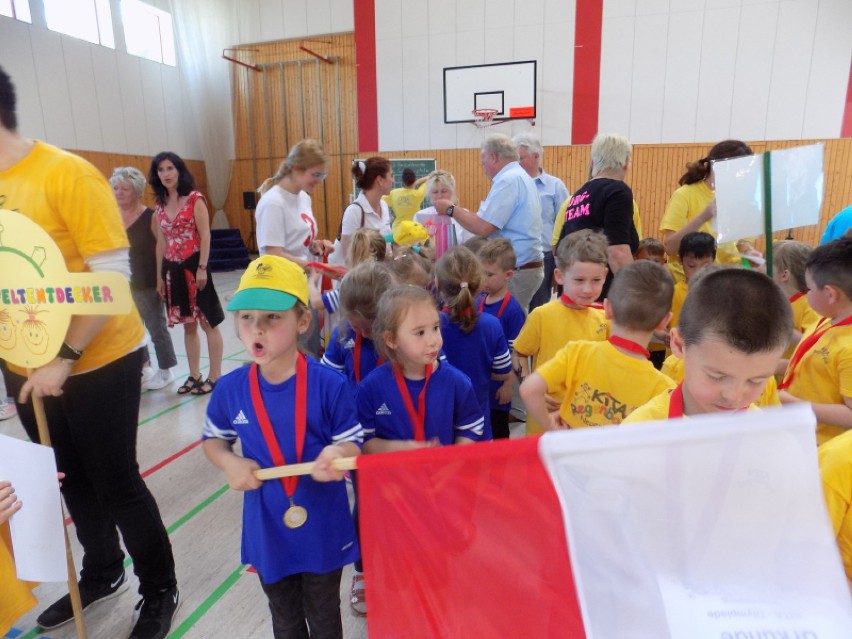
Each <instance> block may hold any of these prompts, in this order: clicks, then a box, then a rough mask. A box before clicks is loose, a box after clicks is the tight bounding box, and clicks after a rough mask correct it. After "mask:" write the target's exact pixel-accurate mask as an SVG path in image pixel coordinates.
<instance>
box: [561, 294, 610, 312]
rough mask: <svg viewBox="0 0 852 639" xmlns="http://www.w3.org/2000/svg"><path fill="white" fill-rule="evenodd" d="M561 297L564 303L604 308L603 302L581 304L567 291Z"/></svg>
mask: <svg viewBox="0 0 852 639" xmlns="http://www.w3.org/2000/svg"><path fill="white" fill-rule="evenodd" d="M559 299H560V301H561V302H562V303H563V304H567V305H568V306H585V307H586V308H596V309H598V310H603V304H597V303H595V304H580V303H579V302H575V301H574V300H572V299H571V298H570V297H568V294H567V293H562V296H561V297H560V298H559Z"/></svg>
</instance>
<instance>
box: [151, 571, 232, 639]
mask: <svg viewBox="0 0 852 639" xmlns="http://www.w3.org/2000/svg"><path fill="white" fill-rule="evenodd" d="M245 569H246V566H245V564H243V565H241V566H240V567H239V568H237V569H236V570H235V571H234V572H232V573H231V574H230V575H228V578H227V579H225V581H223V582H222V583H221V584H219V586H218V587H217V588H216V590H214V591H213V592H212V593H210V595H209V596H208V597H207V599H205V600H204V601H202V602H201V605H200V606H198V608H196V609H195V610H193V611H192V612H191V613H190V615H189V616H188V617H187V618H186V619H184V620H183V623H181V624H180V625H179V626H178V627H177V628H175V629H174V630H173V631H172V632H171V633H170V634H169V636H168V637H167V638H166V639H181V637H183V636H184V635H185V634H186V633H187V632H189V631H190V629H192V627H193V626H194V625H195V624H196V623H198V620H199V619H201V617H203V616H204V615H205V614H207V611H209V610H210V609H211V608H212V607H213V606H214V605H215V604H216V602H217V601H219V600H220V599H221V598H222V597H224V596H225V593H226V592H228V590H230V589H231V587H232V586H233V585H234V584H235V583H237V581H238V580H239V578H240V575H242V573H243V571H244V570H245Z"/></svg>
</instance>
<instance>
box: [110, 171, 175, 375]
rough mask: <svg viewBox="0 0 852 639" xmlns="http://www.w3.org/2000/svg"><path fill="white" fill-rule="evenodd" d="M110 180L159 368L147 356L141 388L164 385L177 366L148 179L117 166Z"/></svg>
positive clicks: (135, 298)
mask: <svg viewBox="0 0 852 639" xmlns="http://www.w3.org/2000/svg"><path fill="white" fill-rule="evenodd" d="M109 183H110V185H112V192H113V193H114V194H115V199H116V201H117V202H118V208H119V210H120V211H121V218H122V220H123V221H124V228H125V229H126V230H127V238H128V239H129V240H130V273H131V275H130V293H131V294H132V295H133V301H134V302H135V304H136V308H137V309H139V315H141V316H142V321H143V322H144V323H145V328H146V329H148V332H149V333H150V334H151V341H153V342H154V350H155V352H156V353H157V364H158V366H159V370H157V371H156V372H155V371H154V368H153V367H152V366H151V361H150V355H149V356H148V362H147V363H146V365H145V368H144V369H143V370H142V390H157V389H160V388H165V387H166V386H168V385H169V384H171V383H172V381H173V380H174V377H173V376H172V372H171V370H170V369H171V368H172V367H174V366H177V358H176V357H175V349H174V345H173V344H172V338H171V336H170V335H169V331H168V328H167V326H166V315H165V309H164V308H163V302H162V300H161V299H160V296H159V295H158V294H157V268H158V266H159V265H158V264H157V255H156V248H157V229H156V227H155V220H154V211H152V210H151V209H150V208H148V207H147V206H145V205H144V204H143V203H142V196H143V195H144V193H145V187H146V185H147V184H148V180H147V179H146V178H145V174H144V173H142V171H140V170H139V169H136V168H134V167H132V166H120V167H118V168H117V169H115V170H114V171H113V173H112V177H110V179H109Z"/></svg>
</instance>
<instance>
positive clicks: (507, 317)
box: [477, 237, 527, 439]
mask: <svg viewBox="0 0 852 639" xmlns="http://www.w3.org/2000/svg"><path fill="white" fill-rule="evenodd" d="M477 257H478V258H479V261H480V263H481V264H482V271H483V273H484V275H485V277H484V279H483V282H482V293H481V294H480V296H479V300H478V302H477V304H478V307H479V312H480V313H488V314H489V315H493V316H494V317H496V318H497V319H498V320H500V326H501V327H502V328H503V335H504V336H505V337H506V342H507V343H508V344H509V352H512V350H513V345H514V342H515V338H516V337H517V336H518V333H520V332H521V328H522V327H523V325H524V322H525V321H526V318H527V314H526V313H525V312H524V309H523V308H522V307H521V305H520V304H519V303H518V300H516V299H515V298H514V296H513V295H512V294H511V293H510V292H509V282H510V281H511V279H512V276H513V275H514V274H515V262H516V259H517V258H516V256H515V249H514V248H512V243H511V242H510V241H509V240H507V239H505V238H502V237H500V238H495V239H493V240H488V241H487V242H485V244H483V245H482V246H481V247H480V248H479V251H478V252H477ZM514 389H515V377H514V375H512V376H510V377H509V378H508V379H506V380H502V381H501V380H494V379H492V380H491V388H490V394H491V402H490V405H491V431H492V434H493V435H494V439H506V438H508V437H509V411H510V410H511V408H512V395H513V392H514Z"/></svg>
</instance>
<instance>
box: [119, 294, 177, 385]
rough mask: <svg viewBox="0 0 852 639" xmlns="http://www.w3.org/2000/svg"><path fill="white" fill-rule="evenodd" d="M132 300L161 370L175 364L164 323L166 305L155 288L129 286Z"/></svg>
mask: <svg viewBox="0 0 852 639" xmlns="http://www.w3.org/2000/svg"><path fill="white" fill-rule="evenodd" d="M130 293H131V294H132V295H133V301H134V302H135V304H136V308H137V309H138V310H139V315H140V316H141V317H142V321H143V322H145V328H147V329H148V332H149V333H150V334H151V341H152V342H154V351H156V353H157V366H158V367H159V368H161V369H163V370H166V369H169V368H173V367H175V366H177V357H175V347H174V344H172V338H171V335H169V328H168V326H167V325H166V307H165V305H164V304H163V300H161V299H160V295H159V294H158V293H157V289H156V288H131V289H130Z"/></svg>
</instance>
